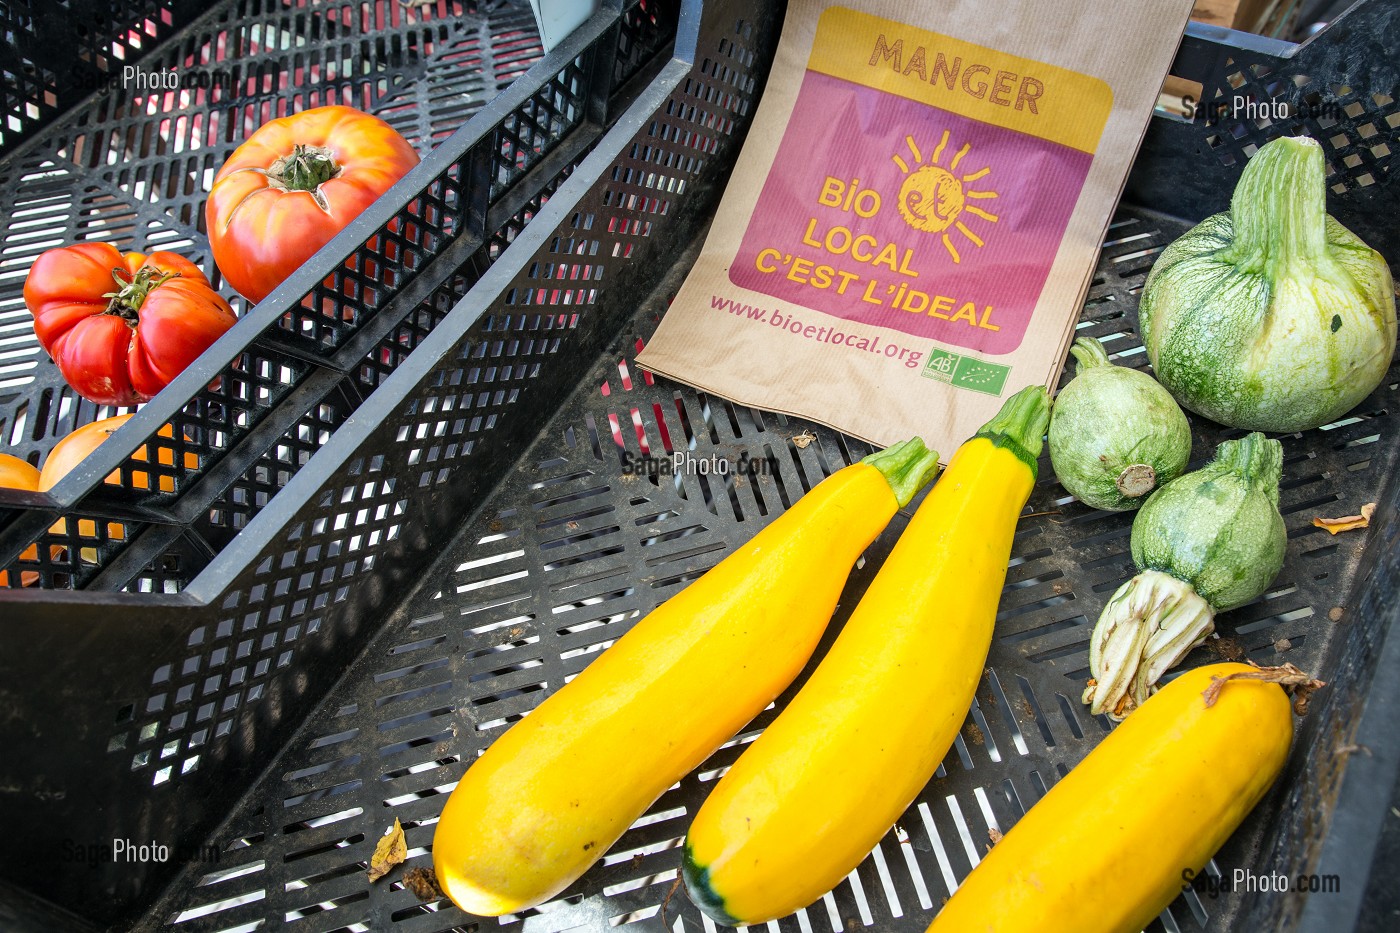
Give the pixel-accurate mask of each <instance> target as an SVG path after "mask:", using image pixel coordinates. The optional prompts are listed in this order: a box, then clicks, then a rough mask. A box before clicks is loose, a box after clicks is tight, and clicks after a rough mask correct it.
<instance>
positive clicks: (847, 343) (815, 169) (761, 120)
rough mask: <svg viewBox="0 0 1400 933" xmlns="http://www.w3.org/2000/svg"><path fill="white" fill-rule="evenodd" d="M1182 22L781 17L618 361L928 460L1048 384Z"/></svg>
mask: <svg viewBox="0 0 1400 933" xmlns="http://www.w3.org/2000/svg"><path fill="white" fill-rule="evenodd" d="M1191 6H1192V3H1191V0H1123V2H1120V3H1115V4H1112V5H1111V6H1108V7H1105V6H1103V5H1101V4H1098V3H1095V2H1091V0H1068V2H1064V3H1056V4H1047V3H1043V2H1038V0H1004V2H996V3H989V2H986V0H946V2H939V3H928V4H909V3H900V2H893V0H850V5H848V6H837V5H835V4H833V3H830V2H829V0H793V2H792V3H791V4H790V5H789V8H788V12H787V20H786V22H785V24H784V27H783V35H782V39H781V41H780V43H779V46H778V50H777V58H776V61H775V63H774V68H773V72H772V76H771V77H770V78H769V81H768V85H767V88H766V89H765V91H764V93H763V98H762V101H761V102H760V105H759V108H758V113H757V114H756V116H755V122H754V126H753V128H752V130H751V131H750V133H749V137H748V140H747V141H746V143H745V145H744V149H743V152H742V153H741V155H740V157H739V161H738V164H737V166H736V167H735V170H734V174H733V177H732V178H731V180H730V182H729V187H728V189H727V191H726V192H725V195H724V200H723V202H722V204H721V205H720V208H719V212H718V214H717V216H716V218H715V221H714V224H713V226H712V228H711V230H710V234H709V236H708V238H707V240H706V242H705V245H704V249H703V252H702V254H701V256H700V259H699V261H698V262H697V264H696V266H695V268H694V269H693V270H692V271H691V273H690V275H689V277H688V278H687V279H686V282H685V285H684V287H683V288H682V289H681V292H680V294H679V295H678V296H677V297H676V299H675V301H674V302H673V304H672V306H671V308H670V310H669V311H668V312H667V314H666V316H665V318H664V319H663V320H662V322H661V325H660V329H659V330H658V331H657V332H656V335H655V337H654V338H653V339H652V341H651V343H650V344H648V345H647V347H646V348H645V349H644V350H643V352H642V353H641V355H640V356H639V357H638V360H637V361H638V362H639V363H640V364H641V365H642V366H644V367H646V368H647V369H650V370H652V371H654V372H657V373H660V374H662V375H665V376H670V377H672V378H674V379H677V380H680V381H681V382H685V383H689V384H691V385H694V386H697V387H698V388H701V389H703V390H705V391H708V392H713V393H715V394H717V395H720V396H723V397H725V398H729V399H732V400H734V401H736V402H739V403H742V404H745V405H752V406H755V407H758V408H764V409H770V410H777V411H782V412H786V413H788V414H794V415H799V416H802V417H805V418H810V419H812V420H815V421H819V422H822V423H823V424H827V425H830V426H831V427H834V428H837V429H838V430H841V431H845V432H847V433H850V434H853V435H855V436H857V437H860V438H863V439H865V440H868V441H871V442H873V443H876V444H891V443H894V442H896V441H899V440H902V439H904V438H907V437H910V436H912V435H915V434H917V435H920V436H922V437H923V438H924V439H925V441H926V442H927V443H928V444H929V446H930V447H933V448H935V449H937V450H939V451H941V452H942V453H943V454H944V457H945V459H946V457H947V456H948V455H950V454H951V453H952V451H953V450H954V449H956V447H957V446H958V444H960V443H961V442H962V441H963V440H965V439H966V438H968V437H969V436H971V435H972V434H973V433H974V432H975V431H976V430H977V428H978V427H979V426H980V425H981V424H982V423H983V422H985V421H986V420H987V419H988V418H990V417H991V416H992V415H993V414H994V413H995V412H996V410H997V409H998V408H999V407H1000V406H1001V403H1002V401H1003V400H1004V399H1005V398H1007V397H1008V396H1009V395H1010V394H1011V393H1013V392H1015V391H1016V390H1018V389H1020V388H1022V387H1023V386H1027V385H1031V384H1034V383H1040V384H1042V385H1047V386H1048V385H1050V384H1051V382H1052V380H1054V379H1055V377H1056V375H1057V374H1058V372H1059V369H1060V365H1061V363H1062V361H1063V359H1064V355H1065V352H1066V351H1067V349H1068V345H1069V343H1070V340H1071V337H1072V334H1073V330H1074V324H1075V322H1076V320H1077V319H1078V315H1079V311H1080V308H1081V307H1082V306H1083V300H1084V294H1085V292H1086V291H1087V289H1088V286H1089V281H1090V276H1091V275H1092V274H1093V270H1094V264H1095V261H1096V257H1097V254H1098V249H1099V244H1100V243H1101V242H1102V238H1103V234H1104V231H1105V230H1106V228H1107V225H1108V222H1109V218H1110V215H1111V214H1112V212H1113V208H1114V206H1115V204H1116V203H1117V201H1118V196H1119V195H1120V194H1121V192H1122V189H1123V184H1124V181H1125V179H1126V178H1127V174H1128V168H1129V166H1130V164H1131V163H1132V159H1133V156H1134V154H1135V153H1136V152H1137V148H1138V145H1139V143H1140V142H1141V140H1142V135H1143V133H1144V132H1145V130H1146V128H1147V121H1148V119H1149V118H1150V116H1151V114H1152V106H1153V103H1154V102H1155V100H1156V98H1157V94H1158V91H1159V89H1160V88H1161V85H1162V79H1163V76H1164V75H1165V74H1166V71H1167V68H1168V67H1169V65H1170V64H1171V59H1172V55H1173V53H1174V52H1175V50H1176V47H1177V44H1178V42H1179V40H1180V37H1181V32H1182V29H1183V28H1184V27H1185V23H1186V19H1187V15H1188V14H1189V13H1190V11H1191Z"/></svg>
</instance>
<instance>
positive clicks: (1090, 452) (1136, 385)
mask: <svg viewBox="0 0 1400 933" xmlns="http://www.w3.org/2000/svg"><path fill="white" fill-rule="evenodd" d="M1070 353H1072V354H1074V358H1075V359H1076V360H1077V361H1078V364H1079V365H1078V369H1077V371H1076V374H1075V377H1074V379H1073V380H1072V381H1071V382H1070V384H1069V385H1067V386H1065V387H1064V388H1063V389H1062V390H1060V394H1059V395H1058V396H1057V397H1056V398H1055V407H1054V408H1053V409H1051V413H1050V462H1051V464H1052V465H1053V466H1054V468H1055V475H1056V476H1057V477H1059V480H1060V483H1061V484H1062V485H1063V486H1064V487H1065V489H1067V490H1069V492H1070V493H1072V494H1073V495H1074V496H1075V497H1076V498H1077V499H1079V501H1081V502H1083V503H1084V504H1085V505H1089V506H1092V507H1093V508H1096V509H1107V510H1109V511H1113V512H1126V511H1130V510H1132V509H1136V508H1137V507H1138V506H1140V505H1142V503H1143V502H1145V501H1146V497H1147V494H1148V493H1150V492H1152V490H1154V489H1156V488H1157V487H1159V486H1161V485H1162V484H1163V483H1166V482H1169V481H1170V480H1172V479H1175V478H1176V477H1178V476H1180V475H1181V471H1182V470H1184V469H1186V462H1187V460H1189V459H1190V457H1191V427H1190V425H1188V424H1187V423H1186V415H1184V414H1183V413H1182V411H1181V408H1180V407H1179V406H1178V405H1177V404H1176V402H1175V401H1174V400H1173V399H1172V397H1171V393H1169V392H1168V391H1167V390H1166V389H1164V388H1162V386H1160V385H1158V384H1157V382H1156V380H1154V379H1153V378H1152V377H1151V376H1149V375H1147V374H1146V373H1144V372H1139V371H1138V370H1135V369H1129V368H1127V367H1126V366H1115V365H1113V364H1112V363H1110V362H1109V360H1108V354H1107V353H1105V352H1104V348H1103V345H1102V344H1101V343H1099V342H1098V341H1097V340H1095V339H1094V338H1093V337H1080V338H1079V339H1078V340H1076V341H1075V342H1074V346H1073V347H1071V348H1070Z"/></svg>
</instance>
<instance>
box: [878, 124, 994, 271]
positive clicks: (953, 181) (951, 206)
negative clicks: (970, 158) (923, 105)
mask: <svg viewBox="0 0 1400 933" xmlns="http://www.w3.org/2000/svg"><path fill="white" fill-rule="evenodd" d="M904 141H905V142H906V143H907V144H908V145H909V154H910V155H911V156H912V157H913V159H912V161H913V164H914V165H915V166H916V168H914V170H913V172H912V173H911V171H910V168H909V163H908V162H905V161H904V159H903V157H901V156H900V155H899V154H898V153H895V154H894V155H893V156H891V158H892V159H894V164H895V165H898V166H899V170H900V171H901V172H903V173H904V174H906V175H908V176H909V177H908V178H906V179H904V184H902V185H900V187H899V213H900V215H901V216H902V217H903V218H904V220H905V222H906V223H908V224H909V226H911V227H913V228H914V229H915V230H922V231H924V232H925V233H942V234H943V246H944V248H946V249H947V250H948V255H949V256H951V257H953V262H962V256H960V255H959V254H958V249H957V247H956V246H954V245H953V239H952V236H951V235H950V233H951V231H949V232H945V231H948V230H949V228H950V227H951V228H953V229H956V230H957V231H958V232H959V233H961V234H962V235H963V236H965V237H967V239H968V242H970V243H972V245H973V246H981V245H982V238H981V237H979V236H978V235H977V234H975V233H973V232H972V231H971V230H969V229H968V227H967V224H965V223H963V221H962V216H963V215H964V214H970V215H972V216H973V217H980V218H982V219H983V220H985V221H987V222H988V223H993V224H994V223H996V222H997V219H998V218H997V215H996V214H992V213H989V212H988V211H984V210H982V209H981V208H980V207H978V206H977V205H976V204H969V203H968V202H969V201H970V200H977V199H985V198H994V197H996V196H997V193H996V192H995V191H989V190H985V189H983V190H978V191H973V190H971V189H970V188H968V187H967V186H968V185H969V184H971V183H972V182H974V181H977V180H978V179H979V178H982V177H983V176H985V175H988V174H990V173H991V171H992V170H991V169H990V168H980V169H978V170H977V171H975V172H972V173H970V174H967V175H961V176H960V175H958V174H957V170H958V163H959V162H961V161H962V160H963V157H964V156H966V155H967V154H968V152H970V151H971V150H972V143H966V144H964V145H963V147H962V148H961V149H959V150H958V151H957V154H956V155H954V156H953V158H952V159H951V160H950V161H949V162H948V167H947V168H944V167H943V166H942V165H940V164H939V161H938V160H939V159H940V158H941V157H942V155H943V150H944V149H946V148H947V147H948V131H947V130H944V131H943V137H942V138H941V139H940V140H939V141H938V145H937V146H935V147H934V149H933V153H932V154H931V155H930V156H929V160H928V164H927V165H925V164H924V156H923V153H921V152H920V151H919V146H918V144H917V143H915V142H914V137H913V136H906V137H904Z"/></svg>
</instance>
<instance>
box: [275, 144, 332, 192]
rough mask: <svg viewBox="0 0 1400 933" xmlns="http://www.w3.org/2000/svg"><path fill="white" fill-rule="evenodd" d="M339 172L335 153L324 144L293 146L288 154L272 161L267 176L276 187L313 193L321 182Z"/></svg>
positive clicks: (326, 180) (323, 182) (328, 179)
mask: <svg viewBox="0 0 1400 933" xmlns="http://www.w3.org/2000/svg"><path fill="white" fill-rule="evenodd" d="M340 172H341V166H340V163H339V162H337V161H336V160H335V153H334V152H332V151H331V150H330V149H328V148H326V147H325V146H302V145H297V146H295V147H293V149H292V151H291V154H290V155H285V156H283V157H282V158H280V159H278V160H277V161H276V162H273V163H272V167H271V168H269V169H268V170H267V177H268V179H269V180H271V181H272V182H273V183H274V185H275V186H276V187H280V188H285V189H286V190H288V191H310V192H312V193H315V192H316V190H317V189H318V188H320V187H321V186H322V185H323V184H325V183H326V182H328V181H330V180H331V179H332V178H335V177H336V176H337V175H339V174H340Z"/></svg>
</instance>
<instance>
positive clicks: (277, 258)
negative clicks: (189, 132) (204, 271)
mask: <svg viewBox="0 0 1400 933" xmlns="http://www.w3.org/2000/svg"><path fill="white" fill-rule="evenodd" d="M417 164H418V153H417V152H415V151H414V150H413V147H412V146H411V145H409V143H408V140H406V139H404V138H403V137H402V136H400V135H399V134H398V131H397V130H395V129H394V128H393V127H392V126H390V125H389V124H387V123H385V122H384V121H383V120H381V119H379V118H378V117H374V116H371V115H370V114H367V113H363V112H361V111H359V110H356V109H354V108H353V107H317V108H315V109H314V110H307V111H303V112H302V113H298V114H293V115H292V116H288V117H280V118H278V119H276V120H272V121H270V122H268V123H264V124H263V125H262V126H260V127H259V128H258V130H257V132H255V133H253V135H252V136H250V137H248V140H247V141H246V142H244V143H243V145H241V146H239V147H238V148H237V149H236V150H235V151H234V153H233V155H232V156H230V157H229V160H228V161H227V162H225V163H224V167H223V168H221V169H219V174H218V175H217V176H216V177H215V179H214V187H213V188H212V189H211V190H210V192H209V201H208V203H207V205H206V207H205V221H206V226H207V227H208V230H209V242H210V243H211V244H212V245H213V247H214V262H215V263H217V264H218V266H219V271H220V272H222V273H223V275H224V278H225V279H226V280H228V283H229V284H230V285H232V286H233V287H234V288H236V289H238V292H239V294H241V295H243V297H245V298H247V299H248V300H249V301H253V302H258V301H262V300H263V299H264V298H266V297H267V295H268V293H269V292H271V291H272V290H273V289H274V288H276V287H277V286H278V285H280V284H281V283H282V281H283V280H284V279H286V278H287V276H289V275H291V274H292V273H293V272H294V271H296V270H297V269H298V268H299V267H300V266H301V265H302V264H303V263H305V262H306V260H308V259H310V258H311V256H312V254H313V253H315V252H316V251H317V250H318V249H320V248H321V247H322V246H325V245H326V243H327V242H329V241H330V239H331V238H332V237H333V236H335V235H336V234H337V233H339V232H340V231H341V230H342V229H343V228H344V227H345V225H346V224H348V223H350V221H352V220H354V219H355V218H356V217H358V216H359V215H360V212H361V211H363V210H364V209H365V208H366V207H369V205H370V204H372V203H373V202H374V200H375V199H376V198H378V197H379V196H380V195H382V194H383V193H384V192H385V191H387V190H389V188H390V186H392V185H393V184H394V182H396V181H398V180H399V179H400V178H402V177H403V176H404V175H405V174H407V173H408V170H409V169H411V168H413V166H415V165H417Z"/></svg>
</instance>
